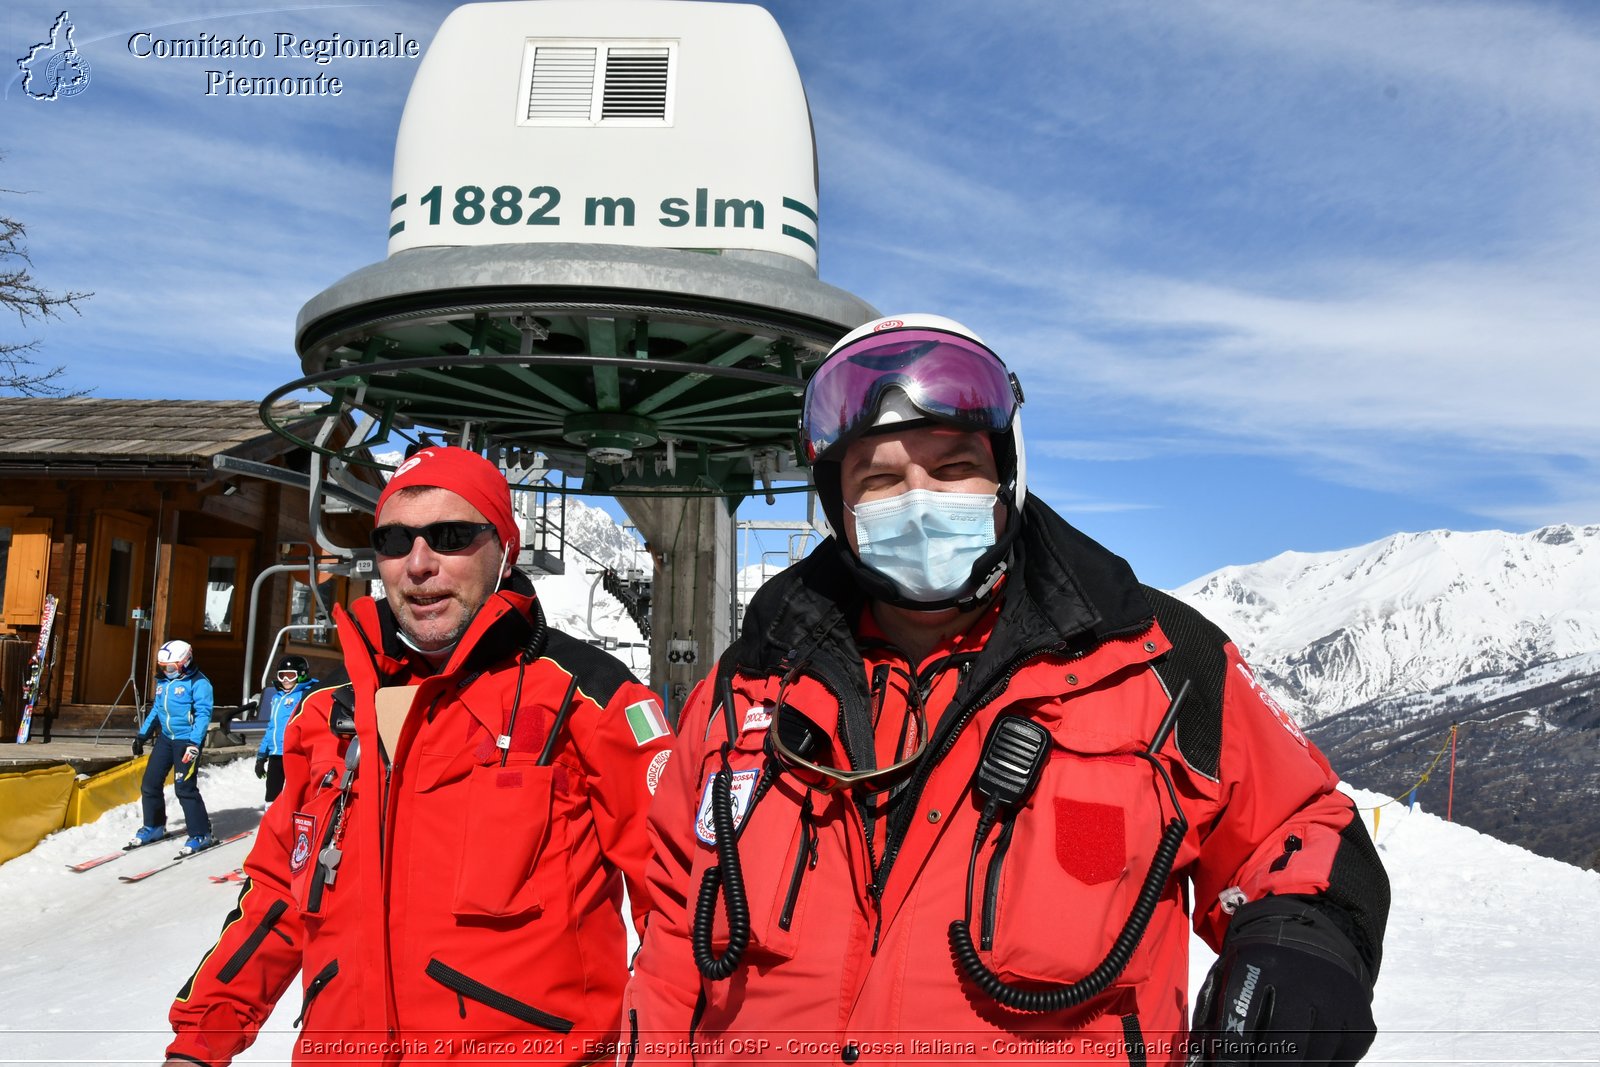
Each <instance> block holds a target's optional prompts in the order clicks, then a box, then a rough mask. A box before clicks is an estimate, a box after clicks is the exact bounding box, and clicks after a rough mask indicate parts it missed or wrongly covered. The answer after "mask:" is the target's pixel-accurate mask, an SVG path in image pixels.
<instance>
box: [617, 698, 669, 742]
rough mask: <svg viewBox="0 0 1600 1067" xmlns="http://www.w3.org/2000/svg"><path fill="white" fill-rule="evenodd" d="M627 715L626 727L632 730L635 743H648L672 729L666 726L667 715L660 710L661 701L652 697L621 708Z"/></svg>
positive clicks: (665, 734) (664, 735)
mask: <svg viewBox="0 0 1600 1067" xmlns="http://www.w3.org/2000/svg"><path fill="white" fill-rule="evenodd" d="M623 711H624V713H625V714H626V715H627V716H628V729H629V730H632V731H633V743H634V744H635V745H648V744H649V743H650V742H652V741H654V740H655V739H656V738H658V737H666V736H667V735H668V734H669V733H671V732H672V731H671V730H670V729H669V728H668V727H667V717H666V715H664V714H663V713H662V711H661V702H660V701H658V700H656V699H655V698H654V697H650V698H648V699H645V700H641V701H639V702H638V703H636V704H629V705H628V706H627V707H626V708H624V709H623Z"/></svg>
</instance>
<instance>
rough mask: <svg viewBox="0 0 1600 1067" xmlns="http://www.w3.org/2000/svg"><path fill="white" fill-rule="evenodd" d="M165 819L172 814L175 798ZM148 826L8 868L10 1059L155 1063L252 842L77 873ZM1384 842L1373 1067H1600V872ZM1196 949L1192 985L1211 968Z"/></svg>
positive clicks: (1442, 833)
mask: <svg viewBox="0 0 1600 1067" xmlns="http://www.w3.org/2000/svg"><path fill="white" fill-rule="evenodd" d="M201 788H202V791H203V793H204V795H205V797H206V800H207V803H208V804H209V806H210V808H211V811H212V813H213V814H212V817H213V821H214V822H215V823H216V826H217V830H218V832H219V834H226V833H232V832H235V831H236V830H238V829H241V828H244V827H246V826H249V825H253V824H254V822H255V820H256V819H257V818H258V817H259V815H260V809H261V795H262V793H261V783H260V782H258V781H256V779H255V777H254V775H253V774H252V773H251V761H249V760H240V761H238V762H235V763H232V764H228V765H226V766H220V767H211V768H206V769H205V770H203V771H202V785H201ZM169 794H170V790H169ZM1355 796H1356V798H1357V801H1358V803H1360V804H1362V805H1371V804H1373V803H1377V802H1379V801H1381V799H1382V798H1381V797H1377V796H1375V795H1372V794H1367V793H1362V792H1359V791H1358V792H1356V793H1355ZM168 807H169V809H170V810H171V811H172V812H174V813H175V812H177V811H178V808H177V805H176V803H175V802H174V801H173V800H172V799H171V797H170V795H169V799H168ZM1370 820H1371V816H1370V813H1369V815H1368V825H1369V826H1370V825H1371V821H1370ZM138 822H139V818H138V814H137V805H129V806H127V807H124V808H119V809H117V810H116V811H113V812H111V813H109V814H107V815H106V816H105V817H104V818H102V819H101V820H100V821H99V822H97V823H94V824H92V825H89V826H80V827H76V828H74V829H71V830H66V831H63V832H61V833H58V834H56V835H54V836H52V837H51V838H49V839H48V840H46V841H44V842H43V843H42V844H40V846H39V847H38V848H36V849H35V850H34V851H33V852H31V853H29V854H27V855H25V856H20V857H18V858H17V859H14V860H12V861H11V862H9V863H6V864H4V865H0V900H4V901H5V903H6V906H5V908H4V909H3V911H0V946H3V947H4V950H3V953H0V990H4V995H5V1002H6V1010H5V1012H4V1013H3V1014H0V1063H3V1064H80V1063H114V1064H122V1063H149V1064H157V1063H160V1062H161V1059H162V1053H163V1050H164V1049H165V1047H166V1042H167V1040H168V1032H167V1026H166V1012H167V1005H168V1004H169V1003H170V1001H171V998H172V995H173V994H174V993H175V992H176V991H177V989H178V987H179V986H180V985H181V984H182V983H183V981H184V979H185V978H187V977H188V975H189V972H190V971H191V970H192V969H193V967H194V965H195V963H196V962H197V961H198V960H199V958H200V956H201V954H202V953H203V952H204V951H205V950H206V949H207V948H209V947H210V945H211V943H212V941H213V939H214V938H215V936H216V933H217V931H218V929H219V928H220V927H221V924H222V920H223V916H224V915H226V914H227V912H228V910H229V909H230V907H231V906H232V904H233V900H234V898H235V896H236V895H237V892H238V887H237V886H232V885H228V884H221V885H218V884H213V883H212V882H210V881H209V880H208V879H207V877H206V876H207V875H208V874H221V873H223V872H225V871H228V870H230V869H232V868H233V867H235V866H237V865H238V864H239V863H241V862H242V861H243V859H244V857H245V854H246V850H247V849H248V847H249V846H250V843H251V840H253V839H249V840H246V841H244V842H241V843H239V844H235V845H230V846H227V847H225V848H222V849H218V850H217V851H215V852H212V853H209V854H207V855H204V856H199V857H196V858H195V859H193V860H190V861H187V862H185V863H183V864H181V865H179V866H178V867H176V868H174V869H172V870H170V871H164V872H163V873H161V874H159V875H156V876H155V877H153V878H150V879H148V880H146V881H144V882H140V883H137V884H131V885H130V884H124V883H122V882H119V881H118V880H117V876H118V875H119V874H129V873H133V872H136V871H139V870H144V869H146V868H148V867H149V866H152V865H153V863H154V862H155V861H160V860H165V859H167V858H169V857H170V855H171V854H172V853H173V852H175V851H176V848H177V843H176V842H173V841H167V842H162V843H161V844H160V845H157V846H153V847H151V848H150V849H147V850H144V851H141V852H135V853H131V854H129V855H127V856H124V857H123V858H122V859H120V860H117V861H115V862H113V863H108V864H106V865H104V866H102V867H99V868H96V869H95V870H92V871H87V872H84V873H81V874H78V873H74V872H72V871H69V870H67V869H66V865H67V864H68V863H73V862H77V861H79V860H84V859H89V858H92V857H94V856H98V855H101V854H103V853H107V852H111V851H114V850H115V849H117V848H118V847H119V846H120V845H121V844H122V843H123V842H124V841H126V840H127V839H128V837H129V836H130V835H131V834H132V833H133V831H134V829H135V828H136V827H137V826H138ZM1377 839H1378V845H1379V848H1380V850H1381V852H1382V854H1383V858H1384V862H1385V863H1386V864H1387V865H1388V868H1389V873H1390V877H1391V879H1392V881H1393V884H1394V910H1393V913H1392V915H1391V918H1390V921H1389V936H1388V940H1387V944H1386V948H1385V955H1384V966H1383V974H1382V977H1381V979H1380V981H1379V983H1378V991H1377V1003H1376V1006H1375V1014H1376V1016H1377V1019H1378V1026H1379V1029H1380V1033H1379V1036H1378V1040H1377V1043H1376V1044H1375V1045H1374V1046H1373V1049H1372V1052H1371V1053H1370V1054H1369V1056H1368V1057H1367V1060H1366V1061H1365V1062H1366V1063H1369V1064H1393V1065H1400V1064H1406V1065H1413V1064H1596V1063H1600V952H1597V946H1600V873H1596V872H1593V871H1583V870H1579V869H1578V868H1576V867H1570V866H1567V865H1565V864H1561V863H1557V862H1555V861H1554V860H1548V859H1545V858H1543V857H1540V856H1536V855H1534V854H1533V853H1531V852H1527V851H1525V850H1523V849H1520V848H1516V847H1514V846H1512V845H1507V844H1504V843H1503V842H1500V841H1496V840H1494V839H1493V838H1489V837H1485V836H1483V835H1482V834H1479V833H1477V832H1476V831H1474V830H1470V829H1467V828H1466V827H1462V826H1457V825H1454V824H1450V823H1446V822H1444V821H1443V820H1442V819H1439V818H1437V817H1435V816H1433V815H1429V814H1426V813H1424V812H1422V811H1421V810H1420V809H1419V810H1417V811H1414V812H1409V813H1408V812H1406V811H1405V809H1404V808H1402V807H1399V806H1396V805H1391V806H1389V807H1387V808H1384V809H1383V813H1382V816H1381V821H1380V824H1379V832H1378V835H1377ZM1196 948H1197V950H1198V951H1197V952H1196V955H1195V958H1194V960H1193V965H1192V968H1191V969H1192V971H1193V974H1194V976H1195V984H1196V985H1198V980H1199V977H1200V976H1201V975H1203V974H1204V972H1205V970H1206V968H1207V967H1208V966H1209V965H1210V960H1209V958H1208V954H1206V953H1205V950H1204V947H1203V946H1201V945H1200V944H1199V942H1196ZM298 1007H299V994H298V988H296V989H295V990H294V991H292V994H291V996H290V997H288V998H286V999H285V1001H284V1002H283V1003H282V1004H280V1006H279V1010H278V1011H277V1012H276V1013H275V1014H274V1015H273V1017H272V1019H271V1020H270V1021H269V1023H268V1025H267V1027H266V1029H265V1030H264V1031H263V1034H262V1037H261V1039H260V1040H259V1041H258V1042H257V1044H256V1045H255V1047H254V1048H252V1049H250V1050H249V1051H248V1052H247V1053H246V1054H245V1055H244V1056H243V1057H241V1058H240V1060H239V1061H238V1062H240V1063H285V1062H287V1061H288V1060H289V1058H290V1054H291V1051H292V1048H293V1041H294V1032H293V1030H292V1028H291V1026H290V1023H291V1021H292V1020H293V1018H294V1016H295V1013H296V1011H297V1010H298Z"/></svg>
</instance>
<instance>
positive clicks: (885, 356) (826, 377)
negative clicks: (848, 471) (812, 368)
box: [800, 330, 1022, 463]
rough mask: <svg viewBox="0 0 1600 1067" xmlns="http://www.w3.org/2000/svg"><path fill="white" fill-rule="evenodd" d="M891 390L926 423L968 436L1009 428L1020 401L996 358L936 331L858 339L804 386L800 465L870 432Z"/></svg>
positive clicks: (1013, 380)
mask: <svg viewBox="0 0 1600 1067" xmlns="http://www.w3.org/2000/svg"><path fill="white" fill-rule="evenodd" d="M891 387H894V388H898V389H900V390H901V391H903V392H904V393H905V395H906V399H908V400H910V401H911V403H912V405H913V406H915V407H916V408H917V410H919V411H921V412H923V413H924V414H926V415H928V416H930V417H931V418H934V419H937V420H938V421H940V422H942V423H946V424H948V425H951V426H954V427H956V428H957V429H962V430H969V431H988V432H990V433H998V432H1000V431H1002V430H1006V429H1009V428H1010V426H1011V420H1012V418H1013V417H1014V416H1015V415H1016V413H1017V405H1018V404H1020V403H1021V402H1022V388H1021V386H1019V385H1018V384H1017V380H1016V376H1015V375H1013V374H1011V373H1010V372H1009V371H1007V370H1006V367H1005V364H1004V363H1001V362H1000V357H999V356H996V355H995V354H994V353H993V352H991V351H989V350H988V349H987V348H985V347H983V346H982V345H980V344H977V343H975V342H972V341H968V340H966V339H965V338H963V337H958V336H956V335H955V334H950V333H943V332H941V331H938V330H896V331H894V332H893V333H892V334H888V335H885V336H882V337H870V336H869V337H863V338H861V340H859V341H856V342H855V343H854V344H851V345H849V346H847V347H846V348H843V349H841V350H839V351H838V352H837V353H835V354H834V355H833V357H832V358H830V359H829V360H827V361H826V362H825V363H823V364H822V366H821V367H819V368H817V372H816V373H815V374H813V375H812V376H811V380H810V381H809V382H808V383H807V384H806V396H805V405H804V408H803V410H802V412H801V415H800V435H801V448H802V449H803V451H804V453H805V460H806V462H808V463H815V462H816V461H817V459H818V458H819V457H822V456H825V455H826V454H827V452H828V450H829V449H831V448H833V447H834V446H835V445H837V444H839V443H840V442H841V441H849V440H851V439H853V438H854V437H856V436H858V435H859V434H860V433H861V432H862V431H863V430H865V429H867V428H868V427H870V426H871V425H872V422H873V420H874V419H875V418H876V417H877V414H878V405H879V403H881V401H882V400H883V394H884V391H885V390H887V389H889V388H891Z"/></svg>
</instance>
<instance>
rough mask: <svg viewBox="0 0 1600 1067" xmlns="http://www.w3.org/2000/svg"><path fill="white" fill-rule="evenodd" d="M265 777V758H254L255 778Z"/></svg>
mask: <svg viewBox="0 0 1600 1067" xmlns="http://www.w3.org/2000/svg"><path fill="white" fill-rule="evenodd" d="M266 776H267V757H265V756H257V757H256V777H257V778H265V777H266Z"/></svg>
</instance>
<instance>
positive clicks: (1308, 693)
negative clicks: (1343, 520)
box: [1174, 526, 1600, 722]
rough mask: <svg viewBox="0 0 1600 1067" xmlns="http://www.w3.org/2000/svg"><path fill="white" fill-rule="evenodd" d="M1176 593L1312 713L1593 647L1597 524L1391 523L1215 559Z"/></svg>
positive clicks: (1598, 599)
mask: <svg viewBox="0 0 1600 1067" xmlns="http://www.w3.org/2000/svg"><path fill="white" fill-rule="evenodd" d="M1174 592H1175V594H1176V595H1177V596H1178V597H1179V598H1181V599H1183V600H1185V601H1188V602H1189V603H1190V604H1193V605H1194V606H1195V607H1196V608H1199V609H1200V610H1201V611H1202V612H1204V613H1205V614H1206V615H1207V616H1208V617H1209V618H1211V619H1212V620H1213V621H1215V622H1216V623H1217V624H1218V625H1219V626H1221V627H1222V628H1223V629H1224V630H1226V631H1228V633H1229V635H1230V636H1232V637H1233V639H1234V640H1235V641H1236V642H1237V643H1238V644H1239V646H1240V648H1241V649H1243V650H1244V652H1245V655H1246V656H1247V657H1248V658H1249V659H1250V661H1251V662H1252V663H1253V664H1254V665H1255V667H1256V669H1257V670H1258V672H1260V673H1261V674H1262V675H1263V676H1264V677H1265V678H1266V679H1268V680H1269V681H1270V682H1272V683H1273V684H1274V685H1275V686H1276V687H1277V689H1278V690H1279V692H1280V695H1282V696H1286V697H1288V698H1289V699H1290V700H1291V701H1293V702H1294V703H1295V704H1296V705H1297V709H1298V710H1299V711H1300V712H1301V714H1302V717H1303V718H1302V721H1304V722H1315V721H1316V720H1318V719H1321V718H1324V717H1326V716H1328V715H1332V714H1334V713H1336V712H1339V711H1343V710H1345V709H1347V708H1352V707H1355V706H1357V705H1360V704H1364V703H1366V702H1368V701H1371V700H1375V699H1379V698H1388V697H1395V696H1398V695H1403V694H1422V693H1428V692H1432V691H1433V690H1436V689H1439V688H1440V687H1443V686H1449V685H1454V684H1456V683H1459V682H1462V681H1463V680H1466V679H1472V678H1480V677H1485V678H1486V677H1497V676H1502V675H1507V674H1511V673H1513V672H1516V671H1522V670H1526V669H1528V668H1530V667H1535V666H1538V665H1541V664H1548V663H1553V662H1555V661H1559V660H1566V659H1569V658H1572V657H1576V656H1580V655H1582V654H1584V653H1589V652H1593V651H1596V650H1600V526H1549V527H1546V528H1544V529H1542V530H1535V531H1534V532H1533V533H1528V534H1511V533H1502V532H1499V531H1492V530H1491V531H1484V532H1480V533H1454V532H1451V531H1449V530H1434V531H1431V532H1428V533H1403V534H1396V535H1395V536H1393V537H1388V538H1385V539H1384V540H1382V541H1375V542H1373V543H1372V544H1369V545H1362V546H1361V547H1359V548H1351V549H1346V550H1344V551H1342V552H1321V553H1304V552H1286V553H1284V554H1282V555H1280V556H1275V557H1274V558H1272V559H1269V560H1267V561H1266V562H1264V563H1255V564H1251V565H1248V566H1240V567H1225V568H1223V569H1222V570H1219V571H1215V572H1213V573H1211V574H1208V575H1206V576H1205V577H1203V578H1199V579H1197V580H1195V581H1193V582H1190V583H1189V584H1188V585H1185V586H1183V587H1181V588H1179V589H1177V590H1175V591H1174ZM1576 669H1579V666H1578V665H1576V664H1575V670H1576Z"/></svg>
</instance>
